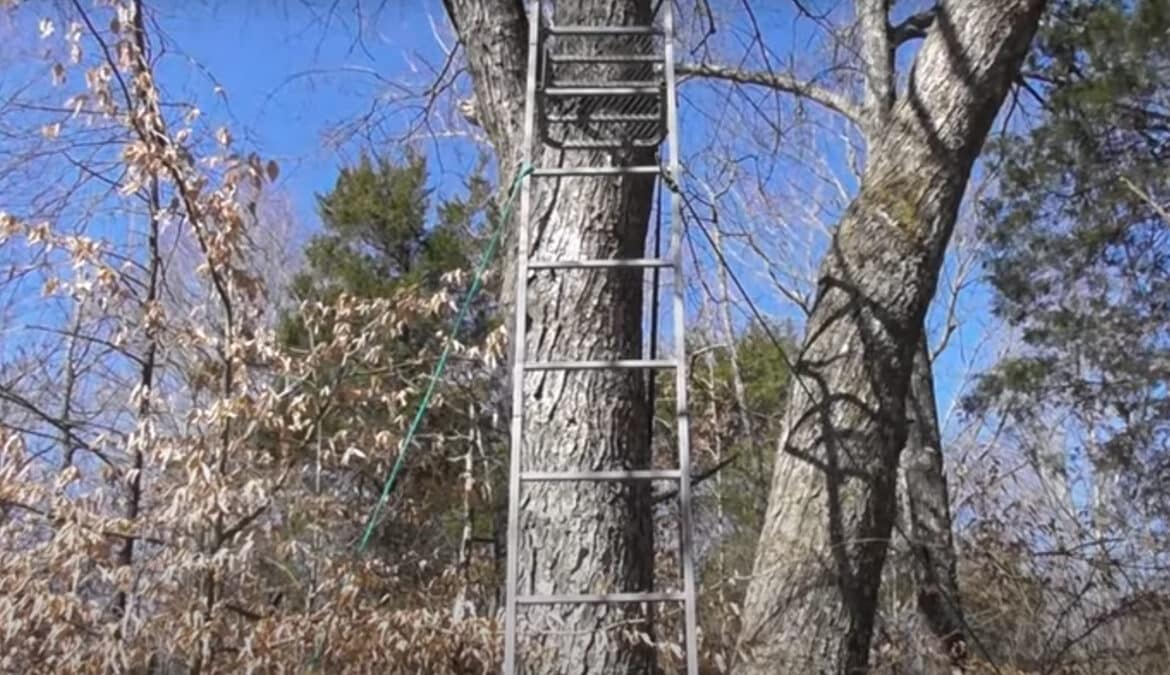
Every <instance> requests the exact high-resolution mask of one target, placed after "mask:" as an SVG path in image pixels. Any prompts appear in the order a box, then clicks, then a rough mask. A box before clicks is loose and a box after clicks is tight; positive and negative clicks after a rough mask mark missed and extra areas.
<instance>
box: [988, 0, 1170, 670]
mask: <svg viewBox="0 0 1170 675" xmlns="http://www.w3.org/2000/svg"><path fill="white" fill-rule="evenodd" d="M1168 31H1170V4H1167V3H1166V2H1164V1H1162V0H1145V1H1142V2H1136V3H1125V2H1098V3H1085V2H1060V3H1057V4H1056V5H1055V7H1054V11H1053V15H1052V18H1051V20H1050V22H1049V23H1048V24H1047V26H1046V28H1045V30H1044V31H1043V33H1042V35H1041V39H1040V40H1039V43H1038V46H1037V50H1036V52H1035V54H1034V56H1033V58H1032V59H1030V61H1029V65H1028V67H1027V71H1026V74H1027V76H1028V78H1029V80H1028V81H1029V82H1030V89H1029V97H1028V99H1027V100H1026V102H1027V103H1028V104H1029V107H1030V109H1031V114H1032V117H1031V118H1030V119H1029V120H1028V124H1026V125H1021V126H1022V128H1018V129H1017V130H1016V131H1014V132H1013V133H1009V134H1005V136H1004V137H1003V138H1002V139H1000V140H999V141H998V142H997V143H996V144H995V146H994V149H995V160H996V162H997V163H998V165H999V170H1000V178H999V182H998V191H997V193H996V194H994V195H993V196H992V197H990V198H988V199H987V200H985V202H984V204H983V206H984V232H985V236H986V238H987V242H988V251H987V271H988V278H989V281H990V285H991V288H992V289H993V292H994V296H993V297H994V311H995V313H996V315H997V316H998V317H1000V318H1001V319H1002V320H1003V321H1004V322H1005V323H1006V324H1007V325H1009V326H1011V327H1012V328H1013V329H1014V330H1015V333H1016V335H1017V336H1018V337H1017V341H1016V342H1015V343H1014V344H1013V345H1012V347H1013V348H1012V350H1011V351H1010V352H1009V353H1008V354H1007V355H1006V356H1005V358H1004V359H1002V360H1001V361H1000V362H999V363H998V364H997V365H996V366H995V368H994V369H992V370H991V371H990V372H988V373H986V374H985V375H984V376H983V377H982V378H981V380H980V383H979V387H978V388H977V389H975V390H974V391H973V392H972V393H971V395H970V396H969V397H968V399H967V408H968V411H969V412H970V413H971V414H973V415H976V416H989V417H992V418H994V419H998V420H1001V423H1002V424H1004V425H1005V428H1006V432H1007V433H1006V434H1005V436H1006V437H1007V439H1008V442H1010V443H1011V444H1012V445H1013V446H1014V447H1016V448H1018V450H1019V452H1021V453H1022V454H1023V456H1024V457H1027V458H1028V460H1029V461H1030V462H1033V463H1035V465H1037V466H1038V467H1040V468H1039V472H1041V473H1044V474H1047V476H1048V477H1049V479H1050V485H1052V486H1053V487H1052V490H1053V492H1054V494H1055V495H1056V496H1057V497H1058V501H1059V503H1060V504H1061V505H1062V507H1063V508H1062V513H1060V514H1058V517H1057V518H1055V519H1046V520H1045V521H1040V522H1041V523H1044V524H1043V525H1040V524H1038V525H1036V526H1034V527H1027V526H1024V527H1021V530H1022V531H1014V532H1007V533H1001V536H1002V537H1003V538H1004V539H1005V540H1006V541H1009V542H1013V543H1012V545H1013V546H1014V547H1015V552H1014V553H1013V555H1012V558H1013V559H1014V560H1015V561H1016V562H1015V564H1017V565H1019V566H1020V569H1021V570H1023V571H1022V572H1021V573H1020V574H1021V576H1026V577H1027V578H1029V579H1031V580H1033V581H1032V582H1031V583H1033V584H1035V586H1036V588H1037V589H1038V590H1037V591H1036V592H1034V593H1033V595H1035V596H1036V600H1035V604H1036V607H1037V608H1039V609H1038V610H1037V611H1040V612H1043V613H1045V616H1046V618H1044V619H1040V622H1041V623H1047V622H1053V621H1055V622H1058V623H1060V624H1061V625H1062V627H1061V629H1060V630H1058V631H1054V634H1053V635H1052V636H1051V637H1047V638H1046V639H1044V640H1039V641H1036V642H1034V643H1032V644H1028V643H1027V642H1026V641H1021V642H1016V641H1014V640H1006V641H1005V644H1012V645H1016V647H1017V648H1018V649H1019V654H1018V656H1023V657H1024V658H1027V659H1031V660H1034V661H1036V662H1049V661H1052V660H1058V661H1073V662H1075V661H1081V662H1084V661H1088V660H1096V662H1097V663H1099V664H1102V665H1100V666H1098V667H1104V666H1103V664H1104V663H1112V664H1114V665H1115V667H1118V668H1122V669H1123V670H1122V672H1135V673H1140V672H1154V670H1156V669H1157V667H1155V666H1154V665H1153V662H1152V661H1146V660H1145V659H1146V658H1148V657H1146V656H1145V655H1147V654H1150V655H1152V654H1161V653H1164V649H1165V648H1164V642H1163V641H1162V638H1155V637H1153V636H1154V635H1161V634H1162V629H1161V628H1157V629H1155V630H1154V631H1153V633H1152V634H1151V633H1150V632H1146V629H1143V628H1139V627H1138V626H1139V625H1140V624H1142V623H1144V622H1148V623H1145V625H1146V626H1147V627H1152V626H1154V625H1160V624H1161V623H1162V622H1164V620H1165V614H1164V605H1163V598H1165V593H1166V586H1165V571H1166V566H1165V560H1164V551H1165V541H1164V537H1163V536H1162V535H1161V534H1160V529H1161V528H1160V527H1158V526H1155V525H1153V523H1155V522H1159V521H1161V519H1163V518H1164V517H1165V514H1166V507H1167V503H1168V502H1167V492H1166V490H1165V484H1164V477H1165V475H1166V468H1167V464H1166V462H1167V454H1166V439H1167V438H1168V436H1167V431H1168V428H1167V426H1166V420H1167V413H1168V412H1170V408H1168V406H1170V400H1168V399H1167V398H1166V384H1167V376H1168V372H1170V371H1167V368H1166V365H1167V356H1168V353H1167V345H1168V344H1170V343H1168V341H1167V338H1168V334H1167V322H1166V308H1167V307H1168V306H1170V305H1168V304H1167V303H1168V302H1170V285H1168V283H1167V280H1168V279H1170V275H1168V272H1170V249H1168V248H1167V236H1168V233H1170V229H1168V228H1170V217H1168V215H1170V214H1168V211H1167V209H1166V206H1167V204H1168V203H1170V173H1168V172H1167V170H1166V158H1167V153H1168V152H1170V124H1168V122H1170V116H1168V113H1170V37H1168V35H1170V32H1168ZM1053 558H1055V561H1054V562H1052V563H1049V562H1048V561H1049V560H1051V559H1053ZM984 562H986V561H984ZM984 570H986V567H985V568H984ZM984 573H987V572H986V571H984ZM1039 578H1045V579H1050V580H1051V581H1050V582H1049V583H1050V586H1048V587H1047V588H1045V587H1044V585H1043V584H1039V583H1038V582H1036V581H1035V580H1036V579H1039ZM1039 589H1043V590H1039ZM1057 612H1059V613H1060V614H1061V616H1062V618H1060V619H1055V618H1054V617H1053V613H1057Z"/></svg>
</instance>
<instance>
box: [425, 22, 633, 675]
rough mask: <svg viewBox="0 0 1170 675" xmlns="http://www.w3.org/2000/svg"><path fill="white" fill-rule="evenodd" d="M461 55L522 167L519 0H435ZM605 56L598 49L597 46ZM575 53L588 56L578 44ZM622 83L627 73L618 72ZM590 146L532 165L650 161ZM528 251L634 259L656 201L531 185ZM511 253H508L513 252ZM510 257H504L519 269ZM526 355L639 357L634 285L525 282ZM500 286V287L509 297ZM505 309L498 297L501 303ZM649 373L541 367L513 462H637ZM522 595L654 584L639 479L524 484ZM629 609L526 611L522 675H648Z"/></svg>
mask: <svg viewBox="0 0 1170 675" xmlns="http://www.w3.org/2000/svg"><path fill="white" fill-rule="evenodd" d="M446 7H447V10H448V13H449V15H450V17H451V19H452V21H453V23H454V24H455V27H456V30H457V32H458V34H459V37H460V40H461V42H462V45H463V48H464V50H465V52H466V56H467V65H468V68H469V70H470V72H471V76H472V80H473V85H474V89H475V96H476V107H477V116H478V121H479V123H480V124H482V126H483V128H484V130H485V131H486V132H487V133H488V135H489V137H490V139H491V141H492V143H493V145H494V146H495V149H496V152H497V156H498V159H499V164H500V167H501V175H503V176H508V177H510V176H512V175H513V174H514V171H515V170H516V168H517V167H518V166H519V163H520V160H521V157H522V155H521V150H522V148H521V143H522V140H523V135H522V122H523V110H524V77H525V66H526V63H525V62H526V58H527V52H526V43H527V30H528V28H527V19H526V17H525V14H524V8H523V3H522V2H520V1H519V0H446ZM649 18H650V1H649V0H561V1H559V2H557V3H556V8H555V16H554V20H555V21H556V22H557V23H561V24H598V25H603V24H604V25H626V24H646V23H648V22H649ZM593 44H595V45H598V46H599V47H600V48H602V49H604V45H603V44H602V43H600V42H595V43H593ZM583 48H585V47H583ZM593 68H594V70H593V71H591V72H588V73H586V72H582V73H581V74H580V76H581V77H580V79H587V78H597V77H601V76H604V77H606V78H608V79H632V78H631V77H629V75H630V74H629V73H623V72H622V71H621V67H620V66H619V67H614V66H607V67H597V66H594V67H593ZM623 75H625V76H626V77H624V78H623ZM609 155H610V153H607V152H599V151H562V150H556V149H554V148H552V147H550V146H543V147H541V148H540V149H539V150H538V151H537V152H536V154H535V156H534V163H535V164H536V165H538V166H560V165H564V166H573V165H604V164H607V163H611V162H612V163H617V162H619V161H621V162H625V163H637V164H647V163H651V162H654V161H655V160H654V157H653V156H652V155H648V154H645V153H644V152H643V153H640V154H634V155H632V156H628V157H624V158H616V157H610V156H609ZM533 185H534V191H533V196H534V202H533V203H534V209H533V219H532V224H531V229H530V232H529V240H530V243H531V249H530V251H529V252H528V253H529V254H530V255H531V256H533V257H534V258H538V259H555V258H613V257H639V256H641V255H642V253H643V246H644V244H645V236H646V229H647V224H648V220H649V214H650V210H651V200H652V186H653V183H652V179H651V178H650V177H646V176H620V177H608V178H573V179H563V180H560V181H552V180H550V179H539V180H536V181H534V183H533ZM510 248H514V247H510ZM514 262H515V261H514V259H512V258H509V259H508V260H507V261H505V263H504V264H505V265H506V269H508V270H509V273H511V270H512V269H513V268H514ZM527 283H528V298H529V306H528V316H527V326H525V327H523V328H522V330H526V337H525V339H526V340H527V352H528V359H530V360H565V359H573V360H575V359H615V358H631V357H638V356H639V355H640V350H641V345H642V333H641V324H642V321H641V315H642V285H641V277H640V275H639V274H638V273H637V272H633V273H631V272H630V271H623V270H570V271H557V272H552V271H541V272H539V273H537V272H534V273H532V274H531V275H530V276H529V279H528V280H527ZM511 287H512V283H511V281H510V280H506V281H505V288H509V289H510V288H511ZM510 305H511V298H506V302H505V306H510ZM644 388H645V385H644V377H643V375H642V374H641V373H638V372H636V371H631V372H604V371H598V372H576V373H561V372H549V373H538V374H532V375H530V376H529V377H528V378H527V381H526V383H525V390H526V396H525V413H526V419H527V422H526V429H525V432H524V433H525V441H526V446H525V449H524V453H523V457H522V463H523V466H524V467H525V468H528V469H539V470H549V471H553V470H564V469H620V468H638V467H645V466H647V465H648V462H649V459H650V448H649V446H648V443H647V439H646V434H645V428H646V418H647V415H648V410H647V407H646V402H645V394H644ZM521 509H522V514H524V515H523V521H522V526H523V536H522V544H521V550H520V554H521V557H520V587H521V589H522V592H525V593H530V592H537V593H600V592H613V591H631V590H642V589H646V588H649V587H650V585H651V581H652V572H653V567H652V565H653V539H652V536H653V527H652V522H651V515H652V509H651V507H650V491H649V486H648V485H610V484H589V483H585V484H564V485H562V484H551V485H548V484H545V485H540V484H537V485H532V486H527V487H526V488H525V490H524V497H523V503H522V505H521ZM636 611H637V610H636V609H633V608H626V607H607V606H592V605H588V606H564V607H548V608H535V607H534V608H527V609H522V610H521V612H522V617H521V622H520V626H521V628H522V629H525V630H528V631H537V632H536V633H535V634H532V633H530V634H529V635H527V636H522V637H521V650H520V654H521V659H520V660H521V662H522V664H523V669H524V672H533V673H568V672H572V673H646V672H651V670H652V668H653V653H652V651H651V650H649V649H646V648H644V647H639V646H634V645H632V644H631V642H630V641H629V640H628V639H626V638H625V637H623V631H626V630H629V629H631V628H644V626H640V625H639V622H638V621H637V618H636V617H637V615H636V614H634V612H636Z"/></svg>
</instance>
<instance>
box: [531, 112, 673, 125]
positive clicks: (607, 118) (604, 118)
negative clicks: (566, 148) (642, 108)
mask: <svg viewBox="0 0 1170 675" xmlns="http://www.w3.org/2000/svg"><path fill="white" fill-rule="evenodd" d="M545 119H546V120H548V121H549V122H551V123H553V124H584V123H586V122H597V123H604V122H661V121H662V115H637V114H625V115H623V114H620V113H598V114H596V115H549V116H548V117H546V118H545Z"/></svg>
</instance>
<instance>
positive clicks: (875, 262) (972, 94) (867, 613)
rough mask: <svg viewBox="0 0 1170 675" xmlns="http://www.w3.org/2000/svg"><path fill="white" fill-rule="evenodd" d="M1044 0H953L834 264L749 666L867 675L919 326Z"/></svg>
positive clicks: (775, 483) (783, 478)
mask: <svg viewBox="0 0 1170 675" xmlns="http://www.w3.org/2000/svg"><path fill="white" fill-rule="evenodd" d="M1043 6H1044V1H1043V0H949V1H947V0H944V1H943V2H940V3H939V7H938V10H937V17H936V20H935V23H934V26H933V27H932V28H931V30H930V33H929V35H928V36H927V38H926V40H925V41H924V43H923V45H922V47H921V50H920V52H919V54H918V55H917V57H916V59H915V65H914V69H913V71H912V72H911V74H910V78H909V85H908V91H907V92H906V94H905V95H904V97H903V98H902V99H901V100H900V101H899V102H898V103H897V104H896V105H895V107H894V109H893V110H892V112H891V114H890V116H889V121H888V122H887V123H886V124H885V126H884V127H883V129H882V131H881V132H880V133H879V134H877V135H876V137H875V139H874V143H873V144H872V145H871V146H870V158H869V163H868V166H867V168H866V171H865V174H864V176H863V180H862V185H861V189H860V192H859V194H858V196H857V198H856V199H855V200H854V201H853V203H852V204H850V206H849V208H848V209H847V211H846V213H845V215H844V217H843V218H842V220H841V222H840V224H839V226H838V228H837V230H836V232H835V234H834V238H833V241H832V243H831V246H830V249H829V252H828V253H827V255H826V257H825V259H824V261H823V262H822V264H821V269H820V276H819V280H818V289H817V301H816V303H815V306H814V307H813V311H812V314H811V316H810V317H809V322H808V328H807V334H806V337H805V341H804V345H803V347H802V350H801V353H800V357H799V359H798V362H797V364H796V371H795V373H794V375H795V378H794V380H793V385H792V390H791V392H790V396H789V399H788V401H789V402H788V409H787V413H786V424H785V434H784V436H783V437H782V438H781V441H780V446H779V452H778V455H777V460H776V466H775V470H774V472H773V479H772V491H771V495H770V498H769V505H768V513H767V518H766V519H765V523H764V528H763V533H762V535H761V539H760V544H759V547H758V549H757V553H756V563H755V570H754V573H753V577H752V581H751V583H750V585H749V587H748V592H747V597H746V598H745V603H744V605H745V606H744V631H743V634H742V635H741V649H742V652H743V655H742V661H741V663H740V667H739V668H738V669H737V670H736V672H737V673H746V674H751V673H777V672H780V673H863V672H865V671H866V670H867V669H868V663H869V647H870V640H871V637H872V632H873V624H874V612H875V606H876V601H877V595H878V587H879V584H880V578H881V571H882V566H883V564H884V562H885V556H886V550H887V546H888V542H889V537H890V531H891V527H892V525H893V520H894V514H895V483H896V474H897V468H898V460H899V454H900V453H901V450H902V446H903V444H904V443H905V441H906V437H907V426H906V395H907V393H908V390H909V382H910V374H911V370H912V366H913V361H914V354H915V350H916V349H917V348H918V343H919V340H920V339H921V334H922V320H923V317H924V315H925V313H926V308H927V305H928V304H929V302H930V299H931V298H932V297H933V295H934V290H935V286H936V283H937V277H938V270H939V266H940V265H941V262H942V257H943V253H944V251H945V249H946V245H947V241H948V239H949V238H950V234H951V230H952V229H953V226H954V222H955V218H956V214H957V211H958V207H959V204H960V201H961V199H962V196H963V192H964V189H965V187H966V184H967V180H968V178H969V176H970V172H971V167H972V164H973V163H974V160H975V158H976V156H977V155H978V153H979V150H980V148H981V147H982V145H983V142H984V140H985V137H986V134H987V132H988V130H989V128H990V126H991V123H992V121H993V120H994V118H995V115H996V112H997V111H998V110H999V107H1000V105H1001V104H1002V103H1003V100H1004V97H1005V96H1006V94H1007V91H1008V87H1009V85H1010V83H1011V81H1012V79H1013V78H1014V77H1015V75H1016V74H1017V72H1018V70H1019V67H1020V64H1021V62H1022V60H1023V57H1024V54H1025V53H1026V51H1027V48H1028V44H1029V43H1030V41H1031V38H1032V36H1033V34H1034V33H1035V30H1036V26H1037V23H1038V21H1039V16H1040V13H1041V10H1042V8H1043Z"/></svg>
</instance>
